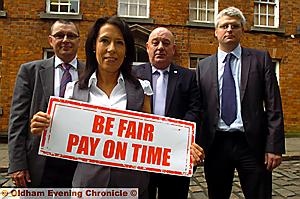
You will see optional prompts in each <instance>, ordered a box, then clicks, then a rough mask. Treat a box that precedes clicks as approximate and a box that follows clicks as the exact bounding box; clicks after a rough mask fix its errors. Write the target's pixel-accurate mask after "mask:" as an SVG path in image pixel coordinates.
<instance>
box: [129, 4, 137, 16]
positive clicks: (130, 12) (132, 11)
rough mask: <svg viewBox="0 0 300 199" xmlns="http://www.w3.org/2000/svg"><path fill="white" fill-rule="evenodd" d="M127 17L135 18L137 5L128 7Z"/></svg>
mask: <svg viewBox="0 0 300 199" xmlns="http://www.w3.org/2000/svg"><path fill="white" fill-rule="evenodd" d="M129 15H130V16H137V5H129Z"/></svg>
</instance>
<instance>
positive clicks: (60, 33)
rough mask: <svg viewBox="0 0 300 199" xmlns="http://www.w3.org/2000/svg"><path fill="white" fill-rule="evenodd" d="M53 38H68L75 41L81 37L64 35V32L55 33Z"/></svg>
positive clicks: (72, 34)
mask: <svg viewBox="0 0 300 199" xmlns="http://www.w3.org/2000/svg"><path fill="white" fill-rule="evenodd" d="M51 36H52V37H54V38H55V39H57V40H63V39H64V38H65V37H67V39H69V40H75V39H77V38H78V37H79V35H77V34H74V33H62V32H58V33H55V34H54V35H51Z"/></svg>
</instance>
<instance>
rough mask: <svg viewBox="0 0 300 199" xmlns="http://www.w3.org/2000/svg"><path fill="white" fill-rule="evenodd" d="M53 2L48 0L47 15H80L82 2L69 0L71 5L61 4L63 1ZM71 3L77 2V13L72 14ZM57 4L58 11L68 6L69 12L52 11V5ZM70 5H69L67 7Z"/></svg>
mask: <svg viewBox="0 0 300 199" xmlns="http://www.w3.org/2000/svg"><path fill="white" fill-rule="evenodd" d="M51 1H52V0H46V13H49V14H59V15H78V14H79V13H80V0H68V1H69V3H65V2H61V1H62V0H57V1H58V2H57V3H56V2H51ZM71 2H77V7H78V11H77V12H71V11H70V9H71V6H72V4H71ZM52 3H54V4H57V6H58V10H60V8H61V6H68V12H61V11H57V12H56V11H51V10H50V9H51V4H52ZM67 4H69V5H67Z"/></svg>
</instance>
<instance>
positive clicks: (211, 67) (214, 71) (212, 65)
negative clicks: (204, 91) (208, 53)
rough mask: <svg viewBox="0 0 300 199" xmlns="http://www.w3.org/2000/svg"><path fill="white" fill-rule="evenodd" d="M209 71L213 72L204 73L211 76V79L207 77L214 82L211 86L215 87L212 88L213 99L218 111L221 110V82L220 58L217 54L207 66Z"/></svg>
mask: <svg viewBox="0 0 300 199" xmlns="http://www.w3.org/2000/svg"><path fill="white" fill-rule="evenodd" d="M207 67H208V68H207V70H211V72H208V73H206V72H205V71H204V72H203V73H204V74H208V75H209V74H211V75H212V76H211V77H209V76H208V77H207V78H208V79H210V81H212V83H211V85H213V88H212V92H211V93H212V95H213V96H212V97H213V98H212V99H211V100H213V99H215V101H216V106H217V107H218V109H219V108H220V103H219V101H220V93H219V80H218V56H217V54H215V55H214V56H212V57H211V60H210V63H209V64H208V65H207Z"/></svg>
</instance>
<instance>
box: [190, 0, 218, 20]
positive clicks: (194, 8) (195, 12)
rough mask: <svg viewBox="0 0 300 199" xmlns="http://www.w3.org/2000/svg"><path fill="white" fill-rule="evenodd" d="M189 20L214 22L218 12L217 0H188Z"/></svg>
mask: <svg viewBox="0 0 300 199" xmlns="http://www.w3.org/2000/svg"><path fill="white" fill-rule="evenodd" d="M189 10H190V21H193V22H204V23H214V20H215V17H216V15H217V14H218V13H217V12H216V11H217V10H218V1H217V0H190V7H189Z"/></svg>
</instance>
